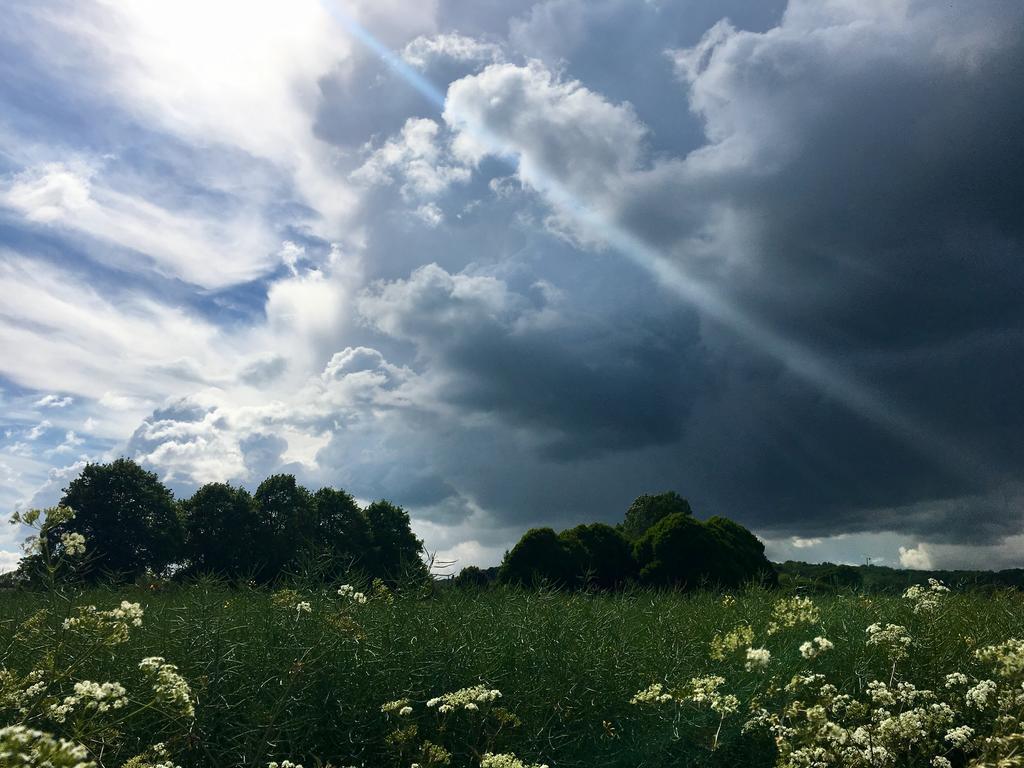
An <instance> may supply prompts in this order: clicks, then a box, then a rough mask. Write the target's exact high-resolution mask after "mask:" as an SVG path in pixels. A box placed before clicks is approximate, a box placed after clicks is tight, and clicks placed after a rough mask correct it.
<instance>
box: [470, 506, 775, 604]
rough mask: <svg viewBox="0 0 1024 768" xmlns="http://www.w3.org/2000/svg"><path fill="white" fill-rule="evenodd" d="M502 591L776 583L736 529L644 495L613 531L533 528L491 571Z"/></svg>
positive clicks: (748, 536)
mask: <svg viewBox="0 0 1024 768" xmlns="http://www.w3.org/2000/svg"><path fill="white" fill-rule="evenodd" d="M496 575H497V580H498V581H499V582H500V583H503V584H510V585H517V586H533V585H537V584H542V583H543V584H548V585H552V586H556V587H563V588H571V589H577V588H587V589H594V588H596V589H603V590H611V589H620V588H622V587H624V586H626V585H628V584H641V585H646V586H654V587H673V588H684V589H685V588H695V587H700V586H706V585H711V586H722V587H736V586H740V585H743V584H746V583H748V582H759V583H761V584H765V585H774V584H776V583H777V576H776V573H775V569H774V568H773V567H772V564H771V563H770V562H769V561H768V558H767V557H765V554H764V544H762V543H761V541H759V540H758V538H757V537H756V536H754V534H752V533H751V532H750V531H749V530H747V529H746V528H744V527H743V526H742V525H740V524H739V523H736V522H733V521H732V520H728V519H726V518H724V517H718V516H715V517H710V518H708V519H707V520H704V521H701V520H698V519H697V518H696V517H694V515H693V510H692V509H691V508H690V504H689V502H688V501H687V500H686V499H684V498H683V497H681V496H680V495H679V494H678V493H676V492H674V491H667V492H665V493H659V494H644V495H643V496H640V497H638V498H637V499H636V500H635V501H634V502H633V503H632V504H631V505H630V507H629V509H627V510H626V514H625V517H624V518H623V520H622V522H621V523H619V524H618V525H617V526H614V527H613V526H610V525H606V524H604V523H590V524H584V525H577V526H576V527H574V528H569V529H568V530H564V531H562V532H561V533H556V532H555V531H554V529H552V528H532V529H530V530H529V531H527V532H526V533H525V534H524V535H523V537H522V538H521V539H520V540H519V542H518V543H517V544H516V545H515V546H514V547H513V548H512V549H511V550H509V551H508V552H506V553H505V557H504V559H503V561H502V563H501V566H500V567H499V568H498V570H497V574H496ZM489 581H490V578H489V576H488V574H487V573H486V572H485V571H483V570H481V569H479V568H473V567H469V568H464V569H463V570H462V572H461V573H459V575H458V576H457V577H456V582H457V583H460V584H464V585H471V584H475V585H483V584H486V583H488V582H489Z"/></svg>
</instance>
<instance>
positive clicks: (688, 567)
mask: <svg viewBox="0 0 1024 768" xmlns="http://www.w3.org/2000/svg"><path fill="white" fill-rule="evenodd" d="M634 553H635V555H636V560H637V564H638V565H639V566H640V580H641V581H642V582H644V583H646V584H650V585H652V586H671V587H683V588H687V589H693V588H696V587H699V586H701V585H703V584H715V583H720V582H721V581H722V576H723V571H725V569H724V567H723V563H724V562H725V558H726V557H727V555H728V552H727V550H726V548H725V547H724V545H723V544H722V542H721V540H720V539H719V537H718V536H716V535H715V533H714V532H713V531H712V530H711V529H709V528H708V527H707V526H706V525H704V524H703V523H702V522H700V521H699V520H697V519H695V518H694V517H692V516H691V515H688V514H683V513H681V512H675V513H673V514H671V515H668V516H667V517H663V518H661V520H659V521H658V522H657V523H655V524H654V525H653V526H651V527H650V528H649V529H648V530H647V532H646V533H644V535H643V536H641V537H640V539H639V540H638V541H637V542H636V545H635V548H634Z"/></svg>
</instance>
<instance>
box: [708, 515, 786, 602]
mask: <svg viewBox="0 0 1024 768" xmlns="http://www.w3.org/2000/svg"><path fill="white" fill-rule="evenodd" d="M704 525H705V526H707V528H708V530H710V531H711V532H712V533H713V534H715V536H717V537H718V540H719V541H720V542H721V544H722V546H723V548H724V561H723V563H722V568H721V570H720V572H719V574H718V576H719V579H718V580H719V582H720V583H721V584H722V585H723V586H729V587H738V586H740V585H742V584H746V583H748V582H758V583H761V584H763V585H765V586H775V585H777V584H778V574H776V572H775V568H774V567H773V566H772V564H771V562H769V560H768V558H767V557H765V555H764V544H763V543H762V542H761V540H760V539H758V538H757V537H756V536H755V535H754V534H752V533H751V532H750V531H749V530H747V529H746V528H744V527H743V526H742V525H740V524H739V523H737V522H735V521H734V520H730V519H728V518H726V517H719V516H717V515H716V516H714V517H709V518H708V519H707V520H706V521H705V522H704Z"/></svg>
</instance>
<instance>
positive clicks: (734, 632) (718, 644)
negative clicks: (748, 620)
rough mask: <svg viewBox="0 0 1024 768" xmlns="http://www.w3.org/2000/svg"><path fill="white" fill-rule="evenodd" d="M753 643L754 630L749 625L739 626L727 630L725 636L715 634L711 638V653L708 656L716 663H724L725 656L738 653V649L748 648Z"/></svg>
mask: <svg viewBox="0 0 1024 768" xmlns="http://www.w3.org/2000/svg"><path fill="white" fill-rule="evenodd" d="M753 643H754V630H753V628H752V627H751V626H750V625H749V624H740V625H739V626H737V627H734V628H733V629H731V630H729V632H727V633H726V634H725V635H721V634H719V633H717V632H716V633H715V636H714V637H713V638H711V651H710V653H709V655H710V656H711V658H712V659H715V660H716V661H724V660H725V658H726V656H728V655H730V654H732V653H734V652H735V651H738V650H739V649H740V648H748V647H750V646H751V645H753Z"/></svg>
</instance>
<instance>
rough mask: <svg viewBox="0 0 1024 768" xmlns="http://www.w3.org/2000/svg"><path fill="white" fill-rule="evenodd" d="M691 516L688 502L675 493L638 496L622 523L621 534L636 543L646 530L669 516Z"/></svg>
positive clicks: (667, 492) (666, 492) (691, 511)
mask: <svg viewBox="0 0 1024 768" xmlns="http://www.w3.org/2000/svg"><path fill="white" fill-rule="evenodd" d="M674 514H681V515H692V514H693V510H691V509H690V502H688V501H687V500H686V499H684V498H683V497H682V496H680V495H679V494H678V493H676V492H675V491H665V492H664V493H656V494H646V493H645V494H644V495H643V496H638V497H637V498H636V499H635V500H634V501H633V503H632V504H630V505H629V509H627V510H626V516H625V518H624V519H623V521H622V533H623V534H625V536H626V538H627V539H629V540H630V541H637V540H638V539H639V538H640V537H641V536H643V535H644V533H646V532H647V530H648V529H649V528H650V527H651V526H652V525H654V524H655V523H657V522H658V521H659V520H661V519H663V518H665V517H668V516H669V515H674Z"/></svg>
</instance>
